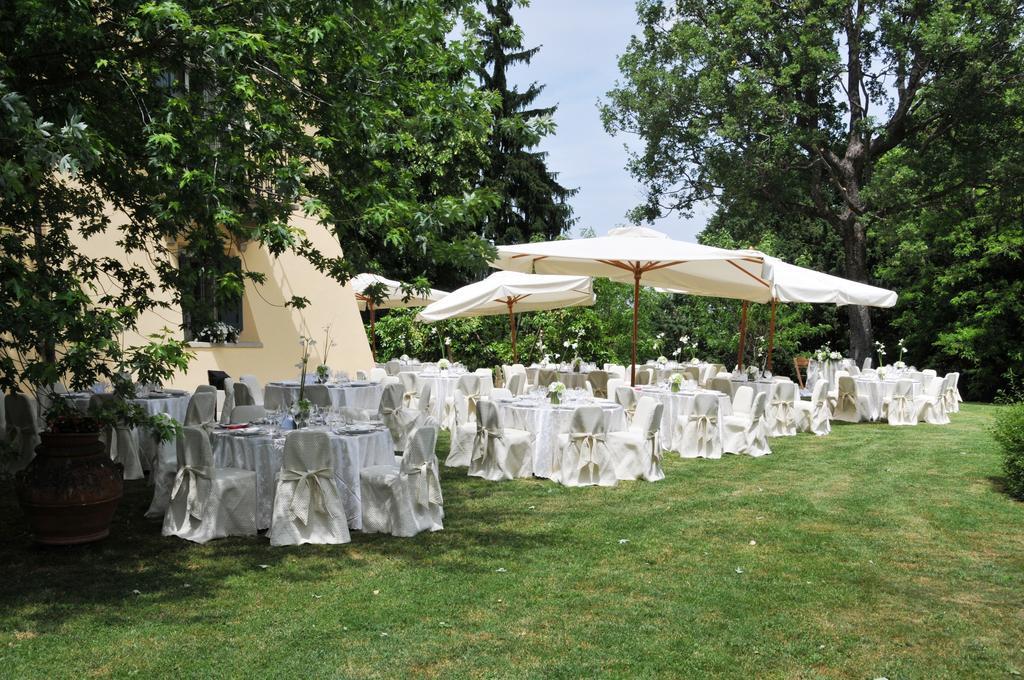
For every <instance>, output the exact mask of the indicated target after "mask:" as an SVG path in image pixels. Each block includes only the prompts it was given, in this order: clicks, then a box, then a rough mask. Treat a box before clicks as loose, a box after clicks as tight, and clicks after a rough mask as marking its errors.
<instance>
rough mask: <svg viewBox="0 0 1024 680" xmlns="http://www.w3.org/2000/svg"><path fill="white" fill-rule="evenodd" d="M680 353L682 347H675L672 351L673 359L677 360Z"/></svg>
mask: <svg viewBox="0 0 1024 680" xmlns="http://www.w3.org/2000/svg"><path fill="white" fill-rule="evenodd" d="M682 351H683V348H682V347H676V348H675V349H674V350H672V356H673V357H675V358H678V357H679V355H680V354H681V353H682Z"/></svg>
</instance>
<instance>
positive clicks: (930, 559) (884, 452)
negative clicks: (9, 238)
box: [0, 405, 1024, 678]
mask: <svg viewBox="0 0 1024 680" xmlns="http://www.w3.org/2000/svg"><path fill="white" fill-rule="evenodd" d="M993 413H994V407H990V406H978V405H967V406H965V407H964V410H963V411H962V412H961V413H960V414H958V415H954V416H953V425H951V426H947V427H935V426H928V425H922V426H919V427H916V428H890V427H888V426H886V425H845V426H844V425H840V426H837V427H835V429H834V432H833V434H832V435H831V436H829V437H826V438H815V437H813V436H810V435H800V436H798V437H793V438H788V439H774V440H772V441H771V443H772V446H773V448H774V450H775V452H774V453H773V454H772V455H771V456H768V457H766V458H762V459H759V460H754V459H751V458H746V457H733V456H730V457H727V458H725V459H723V460H720V461H692V460H688V461H682V460H680V459H679V458H677V457H674V456H670V457H668V459H667V460H666V465H665V468H666V475H667V479H666V480H665V481H664V482H660V483H657V484H648V483H644V482H634V483H623V484H620V485H619V487H618V488H614V489H600V488H586V489H566V488H562V487H559V486H556V485H555V484H553V483H551V482H546V481H539V480H538V481H533V480H531V481H526V480H523V481H516V482H506V483H491V482H484V481H480V480H472V479H468V478H467V477H465V476H464V474H460V472H459V471H446V472H445V475H444V479H443V480H442V483H443V486H444V491H445V505H446V511H447V517H446V526H445V531H443V532H439V533H436V534H430V535H426V534H421V535H420V536H418V537H416V538H414V539H400V538H391V537H387V536H364V535H361V534H358V533H356V534H355V535H354V536H353V541H352V543H351V544H349V545H345V546H337V547H328V546H305V547H302V548H297V549H280V548H277V549H272V548H270V547H269V545H268V544H267V542H266V540H265V539H262V538H260V539H227V540H221V541H215V542H213V543H211V544H208V545H206V546H197V545H192V544H190V543H187V542H184V541H180V540H175V539H165V538H161V537H160V535H159V531H160V527H159V524H157V523H151V522H148V521H146V520H145V519H143V517H142V513H143V511H144V510H145V507H146V505H147V502H148V491H149V490H148V489H147V488H146V487H144V486H143V484H142V483H139V482H135V483H131V484H130V485H129V491H128V493H127V495H126V499H125V501H124V503H123V504H122V506H121V508H120V510H119V511H118V516H117V520H116V523H115V526H114V529H113V534H114V535H113V536H112V538H110V539H109V540H107V541H104V542H102V543H99V544H96V545H92V546H87V547H81V548H75V549H45V548H39V547H33V546H32V545H31V544H30V543H29V541H28V538H27V536H26V535H25V533H24V529H23V527H22V523H21V515H20V511H19V510H18V509H17V507H16V505H15V503H14V501H13V500H12V498H11V492H10V486H9V483H8V482H3V483H2V484H3V486H2V487H0V497H2V499H3V500H0V503H2V504H3V508H2V511H0V536H3V539H4V540H3V542H2V543H0V546H2V547H0V565H2V569H3V571H2V573H3V578H2V581H0V676H2V677H10V678H29V677H46V678H55V677H76V678H77V677H87V676H106V675H114V676H122V675H133V674H134V675H140V676H145V677H154V676H205V677H253V676H276V677H288V676H295V677H327V676H334V677H407V676H413V675H414V676H426V677H459V676H470V677H526V676H533V677H536V676H551V677H579V676H594V675H606V676H619V677H625V676H631V677H651V676H677V677H691V678H699V677H707V676H721V677H740V678H751V677H855V678H875V677H879V676H886V677H888V678H939V677H1011V676H1018V675H1020V674H1021V673H1024V504H1022V503H1018V502H1014V501H1012V500H1010V499H1009V498H1008V497H1007V496H1006V495H1004V494H1003V493H1002V492H1001V490H1000V485H999V475H1000V467H999V456H998V452H997V450H996V448H995V445H994V443H993V441H992V440H991V438H990V437H989V435H988V432H987V430H988V427H989V425H990V423H991V420H992V415H993ZM754 542H756V544H755V543H754Z"/></svg>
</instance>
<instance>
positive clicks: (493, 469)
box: [469, 400, 533, 482]
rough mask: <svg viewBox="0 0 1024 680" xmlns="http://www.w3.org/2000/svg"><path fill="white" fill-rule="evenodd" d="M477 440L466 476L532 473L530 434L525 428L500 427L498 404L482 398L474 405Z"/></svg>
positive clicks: (511, 476) (509, 476)
mask: <svg viewBox="0 0 1024 680" xmlns="http://www.w3.org/2000/svg"><path fill="white" fill-rule="evenodd" d="M476 408H477V414H476V439H475V441H474V442H473V456H472V459H471V460H470V462H469V476H470V477H483V478H484V479H487V480H490V481H492V482H497V481H501V480H505V479H516V478H518V477H529V476H531V475H532V474H533V436H532V435H531V434H530V433H529V432H527V431H525V430H515V429H512V428H509V427H503V426H502V423H501V414H500V413H499V412H498V407H497V405H495V404H493V403H491V402H489V401H486V400H481V401H480V402H479V403H477V405H476Z"/></svg>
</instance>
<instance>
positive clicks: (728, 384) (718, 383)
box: [711, 376, 746, 397]
mask: <svg viewBox="0 0 1024 680" xmlns="http://www.w3.org/2000/svg"><path fill="white" fill-rule="evenodd" d="M743 387H746V385H744V386H743ZM711 389H713V390H715V391H716V392H721V393H722V394H726V395H729V396H730V397H732V396H735V395H734V394H733V390H732V381H731V380H729V378H719V377H717V376H716V377H714V378H712V379H711Z"/></svg>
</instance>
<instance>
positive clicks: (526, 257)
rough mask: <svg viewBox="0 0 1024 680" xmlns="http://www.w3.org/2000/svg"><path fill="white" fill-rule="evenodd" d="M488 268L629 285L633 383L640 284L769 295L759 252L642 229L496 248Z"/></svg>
mask: <svg viewBox="0 0 1024 680" xmlns="http://www.w3.org/2000/svg"><path fill="white" fill-rule="evenodd" d="M491 266H492V267H495V268H496V269H508V270H513V271H523V272H536V273H538V274H577V275H587V276H602V277H605V278H608V279H611V280H613V281H620V282H623V283H632V284H633V290H634V296H633V369H632V380H633V382H634V383H635V382H636V344H637V328H638V324H639V318H638V315H639V308H638V307H639V303H640V286H641V284H643V285H646V286H652V287H662V288H670V289H672V290H685V291H686V292H689V293H691V294H693V295H708V296H713V297H729V298H740V299H744V300H754V301H757V302H768V301H769V300H770V299H771V283H770V281H768V280H767V279H765V278H764V276H763V273H764V272H763V268H764V258H763V256H762V255H760V254H759V253H757V254H755V253H752V252H742V251H736V250H726V249H724V248H713V247H711V246H703V245H700V244H697V243H689V242H686V241H676V240H673V239H670V238H668V236H666V235H665V234H663V233H661V232H659V231H655V230H653V229H648V228H646V227H620V228H616V229H612V230H611V231H610V232H608V235H607V236H598V237H594V238H580V239H566V240H562V241H544V242H541V243H523V244H519V245H513V246H498V257H497V259H496V260H494V261H493V262H491Z"/></svg>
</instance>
